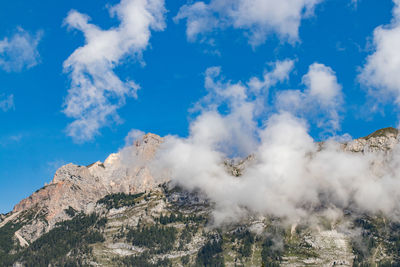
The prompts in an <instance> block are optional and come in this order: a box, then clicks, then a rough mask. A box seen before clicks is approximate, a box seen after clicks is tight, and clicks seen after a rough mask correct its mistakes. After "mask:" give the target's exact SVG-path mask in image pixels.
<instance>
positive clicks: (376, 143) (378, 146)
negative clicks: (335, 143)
mask: <svg viewBox="0 0 400 267" xmlns="http://www.w3.org/2000/svg"><path fill="white" fill-rule="evenodd" d="M398 143H399V130H397V129H395V128H392V127H389V128H384V129H380V130H378V131H376V132H373V133H372V134H370V135H368V136H366V137H362V138H358V139H355V140H353V141H350V142H348V143H346V144H345V148H344V149H345V150H347V151H351V152H362V153H370V152H379V151H383V152H386V151H390V150H392V149H393V148H394V147H395V146H396V145H397V144H398Z"/></svg>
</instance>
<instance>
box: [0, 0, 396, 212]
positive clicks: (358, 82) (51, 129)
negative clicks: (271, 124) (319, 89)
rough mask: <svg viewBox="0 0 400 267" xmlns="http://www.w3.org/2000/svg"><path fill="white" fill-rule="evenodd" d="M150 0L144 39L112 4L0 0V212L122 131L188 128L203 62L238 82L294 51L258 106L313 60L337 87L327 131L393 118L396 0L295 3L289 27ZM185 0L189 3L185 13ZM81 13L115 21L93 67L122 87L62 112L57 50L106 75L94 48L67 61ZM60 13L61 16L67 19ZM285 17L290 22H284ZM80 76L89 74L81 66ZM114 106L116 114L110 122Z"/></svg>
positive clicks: (113, 142)
mask: <svg viewBox="0 0 400 267" xmlns="http://www.w3.org/2000/svg"><path fill="white" fill-rule="evenodd" d="M148 1H150V2H154V3H156V2H157V4H158V6H157V5H155V6H156V7H155V8H154V9H157V8H158V10H156V11H154V10H153V11H152V12H154V14H156V15H154V14H153V15H154V17H153V19H155V20H156V21H155V22H154V21H153V22H152V23H153V25H152V26H149V27H150V29H149V28H148V27H147V26H148V25H146V24H145V23H144V26H143V27H144V30H143V31H144V33H147V34H149V35H148V40H147V39H146V38H145V40H142V41H141V40H139V41H137V40H136V39H135V35H132V36H128V37H127V35H126V32H129V30H130V29H132V27H131V26H129V25H128V26H126V27H127V29H128V30H127V31H126V32H125V30H126V29H123V28H122V26H120V22H121V20H124V19H126V21H128V22H127V23H129V14H128V15H126V14H125V15H121V17H118V16H114V17H110V12H109V10H110V8H111V7H112V6H115V5H118V4H119V3H120V1H98V0H86V1H76V0H71V1H50V0H42V1H27V0H15V1H7V2H4V3H3V8H2V9H0V121H1V125H2V127H0V212H8V211H10V210H11V209H12V207H13V205H15V204H16V203H17V202H18V201H19V200H21V199H22V198H25V197H27V196H29V195H30V194H31V193H32V192H34V191H35V190H36V189H38V188H40V187H42V186H43V185H44V183H46V182H50V181H51V179H52V176H53V175H54V172H55V170H56V169H57V168H58V167H60V166H61V165H63V164H66V163H69V162H73V163H76V164H80V165H87V164H90V163H92V162H95V161H97V160H104V159H105V158H106V157H107V155H108V154H110V153H112V152H115V151H118V150H119V149H120V148H122V147H123V146H124V145H125V141H124V139H125V137H126V136H127V134H128V133H129V132H130V130H132V129H139V130H141V131H144V132H153V133H156V134H159V135H161V136H164V135H168V134H176V135H179V136H187V135H188V126H189V123H190V121H191V120H192V119H193V117H194V116H195V114H194V113H191V112H190V111H189V110H190V109H191V108H192V107H193V106H194V105H195V103H197V102H198V101H199V99H201V98H202V97H204V96H205V95H206V94H207V90H206V88H205V86H204V79H205V76H206V75H205V72H206V70H207V69H208V68H209V67H213V66H220V67H221V70H222V75H223V77H225V79H226V80H231V81H232V83H236V82H239V81H242V82H246V81H249V80H250V78H251V77H258V78H261V76H262V75H263V73H264V71H265V70H270V69H271V64H272V63H271V62H276V61H283V60H285V59H290V60H293V62H294V67H293V69H292V71H291V73H290V75H289V78H288V79H286V80H285V81H284V82H281V83H279V84H277V85H276V86H273V87H271V88H269V94H268V95H269V98H268V99H269V101H270V102H269V104H267V105H271V109H273V108H274V104H272V103H273V102H274V97H275V96H276V94H277V92H279V91H282V90H287V89H300V90H304V88H305V87H306V86H305V84H304V78H303V77H304V76H305V75H306V74H307V73H308V71H309V67H310V65H312V64H313V63H315V62H317V63H320V64H323V65H324V66H326V67H328V68H330V69H331V70H332V72H333V73H334V75H335V76H336V79H337V83H338V84H339V85H340V86H341V91H342V96H343V99H342V102H341V103H340V108H338V114H339V117H340V119H339V120H340V127H339V128H337V129H334V131H333V132H332V131H331V132H330V133H329V134H330V135H335V136H340V135H343V134H346V133H348V134H350V135H351V136H352V137H360V136H364V135H367V134H369V133H370V132H372V131H374V130H376V129H379V128H382V127H387V126H397V125H398V102H397V103H396V98H397V97H398V95H400V93H399V92H398V90H399V89H397V87H396V78H394V77H392V76H390V74H393V73H396V70H397V68H398V66H397V65H398V64H397V61H396V55H397V54H396V45H398V44H399V43H400V42H398V43H396V41H397V39H400V36H397V35H398V34H397V32H396V31H395V30H396V29H397V28H396V27H397V22H396V21H395V20H396V18H397V15H396V5H397V4H399V3H398V1H394V2H393V1H390V0H381V1H376V0H359V1H357V2H354V1H351V0H349V1H345V0H325V1H312V0H310V1H308V0H301V1H300V0H299V1H297V0H296V1H294V2H296V3H298V4H299V16H300V19H299V24H298V25H294V26H293V25H289V26H288V25H286V24H287V23H288V22H287V21H285V20H284V19H281V18H278V19H277V20H276V21H274V20H272V22H271V21H268V20H267V22H265V21H264V20H263V18H264V17H266V16H272V15H271V14H261V18H262V19H261V22H260V21H257V19H258V17H254V18H251V19H253V20H250V22H249V16H248V15H249V14H242V13H241V14H239V12H247V10H245V9H244V10H239V11H238V10H236V11H238V14H239V15H240V16H242V17H240V18H243V17H244V18H245V19H243V20H239V19H238V18H237V17H231V16H230V15H229V14H224V13H223V12H222V11H221V9H218V7H217V6H218V5H217V4H216V3H218V2H219V3H224V1H223V0H214V1H211V2H210V1H205V3H203V7H205V10H206V11H207V12H208V13H206V15H204V13H201V14H200V13H196V12H198V10H197V9H194V8H193V7H194V5H195V4H198V3H199V1H190V2H187V1H183V0H182V1H169V0H166V1H165V5H164V2H163V1H161V0H148ZM125 2H126V3H129V2H140V1H136V0H130V1H129V0H125ZM141 2H146V1H141ZM225 2H226V1H225ZM236 2H238V3H239V2H240V3H241V2H246V1H245V0H240V1H239V0H238V1H236ZM250 2H251V1H250ZM253 2H254V1H253ZM261 2H263V1H261ZM283 2H285V1H283ZM255 3H257V1H255ZM258 3H260V1H258ZM268 3H270V5H279V4H276V3H277V2H276V3H275V4H273V2H271V1H265V2H264V3H263V4H265V5H267V9H266V10H268V8H269V7H268V5H269V4H268ZM263 4H262V5H263ZM307 5H308V6H307ZM183 6H185V7H186V9H187V10H189V11H190V12H189V11H188V12H186V14H185V12H183V9H182V7H183ZM310 6H311V7H312V8H313V10H309V11H310V12H309V13H307V14H306V13H305V12H306V10H305V8H307V7H310ZM163 8H164V9H163ZM271 8H272V7H271ZM278 8H280V7H278ZM291 8H292V7H290V9H291ZM295 8H296V7H293V9H295ZM71 10H76V11H77V12H79V13H76V14H79V16H81V17H72V16H71V14H72V13H71ZM157 12H158V13H157ZM249 12H250V11H249ZM288 12H289V13H290V12H294V11H293V10H288ZM267 13H268V12H267ZM82 14H86V15H88V16H90V18H91V20H90V21H89V23H92V24H91V25H97V26H98V27H99V28H101V29H104V30H108V29H110V28H111V29H122V30H121V31H120V32H119V33H116V36H114V37H113V38H111V39H112V40H114V41H115V40H117V41H119V43H118V42H117V44H118V45H116V46H118V47H117V48H115V47H112V48H111V49H105V50H103V51H100V52H99V53H104V54H107V53H110V54H112V56H113V57H114V58H113V59H112V60H111V63H110V62H108V61H107V62H106V64H105V66H106V67H104V66H103V67H104V68H105V69H106V73H107V71H108V74H110V73H109V71H111V72H112V73H113V74H114V75H115V77H117V78H118V79H120V81H122V83H123V84H122V85H121V90H127V91H126V92H123V93H121V95H120V96H119V97H118V96H117V97H115V96H114V97H109V95H107V94H105V100H107V101H108V100H109V101H110V102H107V103H105V104H104V103H102V104H101V109H99V107H98V106H94V107H93V108H89V109H82V108H79V107H78V108H76V107H75V108H76V109H77V110H75V109H74V110H73V111H71V112H70V113H68V112H66V111H65V110H66V108H67V107H68V105H69V104H70V105H71V110H72V104H71V102H68V99H70V98H69V97H70V96H71V94H70V93H69V92H68V90H69V89H70V88H72V87H74V86H73V84H74V78H73V77H72V76H71V69H68V68H65V67H63V64H65V62H67V59H69V58H70V59H71V60H70V62H72V63H71V64H72V66H73V67H75V70H76V71H77V73H80V74H82V73H81V72H79V71H81V67H82V64H83V66H84V67H85V68H87V69H90V68H92V67H93V69H94V72H96V73H95V74H98V73H99V76H103V74H104V72H102V71H104V70H103V67H101V68H100V67H99V68H97V67H98V66H99V64H100V65H101V64H103V63H104V61H103V60H104V59H103V58H102V57H101V58H100V59H97V58H95V59H94V60H93V61H90V62H89V63H87V61H84V60H86V59H87V58H86V54H84V53H88V52H91V50H90V49H87V50H86V51H84V52H83V53H82V54H81V55H80V57H76V58H71V55H73V53H74V51H77V49H78V48H79V47H82V46H84V45H85V38H84V36H83V34H82V31H85V29H79V27H75V28H74V26H73V23H75V22H76V21H77V19H78V18H84V16H83V15H82ZM157 14H158V15H160V17H157ZM177 14H181V19H178V17H177V18H176V19H175V20H174V17H176V16H177ZM291 14H292V13H291ZM69 15H70V16H69ZM236 15H237V14H236ZM250 15H251V14H250ZM124 16H126V17H124ZM67 17H69V18H70V21H69V22H66V21H65V19H66V18H67ZM250 17H251V16H250ZM190 20H192V21H195V22H198V23H200V25H201V26H202V27H201V28H200V29H196V30H197V31H196V32H195V34H192V35H190V34H189V35H188V34H187V22H189V21H190ZM196 20H197V21H196ZM243 21H244V22H243ZM289 24H290V23H289ZM85 25H86V24H85ZM87 25H88V24H87ZM237 25H239V26H237ZM276 25H278V26H279V27H280V28H279V27H278V26H276ZM382 25H386V26H384V27H385V28H383V29H387V28H388V31H390V30H393V32H389V34H390V33H392V35H393V36H392V38H388V39H387V40H386V39H384V36H386V35H385V32H384V33H383V37H382V38H379V36H378V37H376V36H375V37H374V30H375V29H376V28H377V27H380V26H382ZM287 26H288V27H289V28H290V30H288V31H285V30H282V29H285V27H287ZM129 27H131V28H129ZM133 28H134V27H133ZM293 29H295V32H296V30H298V34H296V33H293V31H292V30H293ZM381 29H382V28H381ZM146 30H148V31H146ZM87 31H89V30H87ZM134 34H136V33H134ZM257 34H258V35H257ZM255 36H258V37H257V38H256V37H255ZM260 36H261V37H260ZM396 37H397V38H396ZM15 38H17V39H15ZM13 40H14V42H13ZM382 40H383V41H382ZM384 40H386V41H387V42H385V41H384ZM380 41H382V42H380ZM89 42H90V41H89ZM93 42H94V43H95V42H96V40H94V41H93ZM107 42H108V41H107ZM129 42H132V46H130V47H128V48H123V45H121V44H128V45H129ZM135 42H140V44H138V43H135ZM388 43H389V44H388ZM380 44H381V45H380ZM107 45H109V43H107ZM112 45H113V43H112V42H111V46H112ZM121 47H122V48H121ZM397 47H398V46H397ZM114 48H115V51H114V50H113V49H114ZM380 49H381V50H380ZM385 49H386V50H385ZM391 49H392V50H391ZM387 50H390V51H387ZM397 50H398V49H397ZM97 52H98V51H94V53H97ZM114 52H115V53H114ZM393 53H394V54H393ZM397 53H399V54H400V52H397ZM116 54H118V55H117V56H116ZM138 54H140V55H139V56H138ZM374 55H375V56H376V57H375V58H373V59H374V60H372V59H371V56H374ZM385 55H391V56H390V58H391V59H392V60H393V61H394V62H390V60H389V62H387V64H384V66H382V64H380V62H382V61H381V60H380V56H381V57H383V58H385ZM96 56H97V55H95V56H93V57H96ZM106 56H107V55H106ZM369 57H370V59H371V60H369ZM375 59H376V60H375ZM83 61H84V63H82V62H83ZM383 61H384V60H383ZM99 62H100V63H99ZM85 64H86V65H85ZM110 65H111V67H110ZM64 66H65V65H64ZM385 67H388V68H389V69H388V70H385V69H384V68H385ZM382 68H383V69H382ZM99 69H100V70H99ZM379 73H388V75H383V74H382V75H378V74H379ZM397 73H400V69H399V72H397ZM83 74H85V72H83ZM85 75H87V72H86V74H85ZM360 75H361V76H360ZM104 77H107V76H104ZM360 77H362V78H360ZM302 79H303V82H302ZM88 80H89V81H92V82H93V81H94V80H93V77H90V72H89V79H88ZM105 80H106V78H105ZM126 80H130V81H134V82H135V84H137V85H139V86H140V89H139V90H137V91H136V89H135V88H131V87H129V86H128V85H127V84H126V83H125V81H126ZM94 86H95V87H96V84H95V83H94ZM105 87H107V85H106V86H105ZM134 87H135V86H134ZM100 89H101V88H100ZM103 89H105V90H108V89H109V88H103ZM85 90H86V91H87V90H88V87H85V86H84V85H82V83H81V84H79V83H78V85H77V86H75V94H78V95H77V97H78V98H79V99H81V98H82V94H84V93H85V92H86V91H85ZM95 90H99V88H97V87H96V88H95ZM95 92H96V93H99V91H95ZM101 92H103V91H101ZM134 93H136V94H137V97H136V98H135V97H133V95H134ZM82 104H83V102H79V103H78V105H82ZM92 104H93V103H92ZM92 106H93V105H92ZM110 106H114V107H117V109H116V111H115V112H114V111H113V112H112V113H107V112H106V111H104V110H105V108H108V107H110ZM77 113H79V114H78V115H77ZM98 114H105V116H106V117H107V118H106V119H105V120H102V119H101V118H100V119H99V118H97V117H96V116H98ZM117 115H118V117H119V119H115V118H116V116H117ZM85 116H86V117H85ZM304 116H317V117H318V116H319V115H318V114H313V115H304ZM94 117H96V118H95V119H96V121H95V122H93V118H94ZM79 118H80V119H81V120H84V122H85V123H88V124H90V123H97V124H96V125H97V126H95V127H94V126H93V127H94V130H93V131H92V132H89V133H88V134H86V135H85V136H84V137H82V135H80V134H79V133H80V131H84V130H86V129H87V127H89V126H85V127H83V128H82V127H81V126H80V127H81V128H79V129H78V132H77V133H78V134H77V133H76V132H75V134H74V132H71V130H70V129H71V128H68V127H69V125H71V123H73V122H74V121H79V120H80V119H79ZM82 118H83V119H82ZM91 127H92V126H91ZM310 133H311V135H312V136H313V137H314V138H315V139H317V140H319V139H321V138H324V137H326V129H323V128H321V127H319V126H318V124H317V123H314V121H313V120H310Z"/></svg>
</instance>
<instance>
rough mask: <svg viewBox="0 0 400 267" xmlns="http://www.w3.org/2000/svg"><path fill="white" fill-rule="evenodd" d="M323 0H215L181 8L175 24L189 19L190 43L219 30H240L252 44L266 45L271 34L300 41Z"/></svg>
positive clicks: (286, 39) (187, 32) (188, 34)
mask: <svg viewBox="0 0 400 267" xmlns="http://www.w3.org/2000/svg"><path fill="white" fill-rule="evenodd" d="M321 1H322V0H280V1H276V0H211V1H210V3H208V4H206V3H205V2H203V1H197V2H195V3H193V4H186V5H184V6H182V7H181V9H180V10H179V13H178V15H177V16H176V17H175V21H179V20H182V19H186V25H187V28H186V34H187V37H188V39H189V40H190V41H195V40H196V39H198V37H199V36H202V35H205V34H209V33H212V32H213V31H215V30H217V29H224V28H228V27H232V28H234V29H240V30H243V31H244V32H245V34H246V35H247V36H248V37H249V42H250V43H251V44H252V45H259V44H262V43H264V42H265V40H266V38H267V36H268V35H269V34H276V35H278V37H279V38H280V39H281V40H284V41H289V42H294V41H296V40H298V35H299V27H300V22H301V20H302V19H304V18H307V17H309V16H310V15H312V14H313V10H314V7H315V6H316V5H317V4H318V3H319V2H321Z"/></svg>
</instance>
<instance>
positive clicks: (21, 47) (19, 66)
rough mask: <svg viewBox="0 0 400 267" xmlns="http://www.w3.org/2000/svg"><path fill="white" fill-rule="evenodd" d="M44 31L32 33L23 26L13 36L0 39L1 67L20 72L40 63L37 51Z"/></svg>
mask: <svg viewBox="0 0 400 267" xmlns="http://www.w3.org/2000/svg"><path fill="white" fill-rule="evenodd" d="M41 36H42V32H40V31H39V32H37V33H36V34H35V35H32V34H30V33H28V32H26V31H25V30H24V29H22V28H18V29H17V32H16V33H15V34H14V35H12V36H11V37H5V38H4V39H3V40H0V68H1V69H3V70H5V71H7V72H12V71H14V72H19V71H22V70H23V69H24V68H27V69H29V68H31V67H33V66H36V65H37V64H38V63H39V60H40V56H39V52H38V51H37V47H38V44H39V41H40V39H41Z"/></svg>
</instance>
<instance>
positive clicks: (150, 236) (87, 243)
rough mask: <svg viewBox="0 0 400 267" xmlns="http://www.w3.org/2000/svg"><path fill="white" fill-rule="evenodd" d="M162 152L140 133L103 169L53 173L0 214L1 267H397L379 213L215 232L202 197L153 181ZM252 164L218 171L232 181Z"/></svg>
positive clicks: (387, 224)
mask: <svg viewBox="0 0 400 267" xmlns="http://www.w3.org/2000/svg"><path fill="white" fill-rule="evenodd" d="M398 140H399V132H398V130H397V129H394V128H385V129H381V130H378V131H376V132H374V133H372V134H370V135H368V136H366V137H363V138H359V139H355V140H352V141H348V142H344V143H343V144H342V149H343V150H344V151H347V152H348V153H359V154H360V155H362V154H364V153H391V151H393V150H394V149H395V148H396V145H397V144H398V142H399V141H398ZM162 143H163V138H161V137H159V136H157V135H154V134H147V135H145V136H143V138H142V139H141V140H139V141H136V142H135V143H134V144H133V146H131V147H129V148H127V149H123V150H121V151H120V152H119V153H115V154H111V155H110V156H109V157H108V158H107V159H106V160H105V161H104V162H96V163H94V164H91V165H89V166H78V165H74V164H68V165H65V166H63V167H61V168H60V169H58V170H57V172H56V174H55V176H54V178H53V180H52V182H51V183H50V184H48V185H46V186H44V187H43V188H41V189H39V190H37V191H36V192H35V193H33V194H32V195H31V196H29V197H28V198H26V199H24V200H22V201H21V202H20V203H18V204H17V205H16V206H15V207H14V209H13V211H12V212H10V213H8V214H2V215H0V266H334V265H342V266H400V223H398V222H396V221H395V220H393V219H391V218H388V217H387V216H386V215H384V214H369V213H360V212H356V211H353V210H343V216H342V217H341V218H339V219H337V218H329V216H326V217H317V218H316V220H317V221H316V222H315V223H314V224H309V223H305V222H301V221H299V222H297V223H288V222H286V221H285V220H284V219H282V218H277V217H273V216H268V215H265V214H258V213H249V216H247V217H245V218H242V219H241V220H240V221H239V222H237V221H235V222H231V223H226V224H223V225H215V224H214V222H213V214H212V211H213V208H214V205H215V203H213V202H212V201H210V199H208V198H207V194H206V193H205V192H202V191H201V190H195V191H187V190H185V188H182V187H180V186H178V185H177V184H175V183H172V182H171V179H170V178H168V173H165V175H164V176H165V178H163V179H161V180H160V179H155V177H153V175H152V172H151V162H152V159H153V158H154V157H155V155H156V152H157V150H158V149H159V146H160V145H161V144H162ZM324 145H325V144H324V143H321V144H320V146H321V150H323V149H324ZM127 160H128V161H129V164H127V162H126V161H127ZM254 160H255V156H254V155H251V156H249V157H247V158H245V159H243V160H226V161H225V162H223V163H221V164H224V165H225V168H226V171H227V172H228V173H230V174H231V175H232V178H233V179H240V177H241V175H242V172H243V171H245V170H246V168H247V166H248V165H249V164H251V163H252V161H254Z"/></svg>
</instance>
